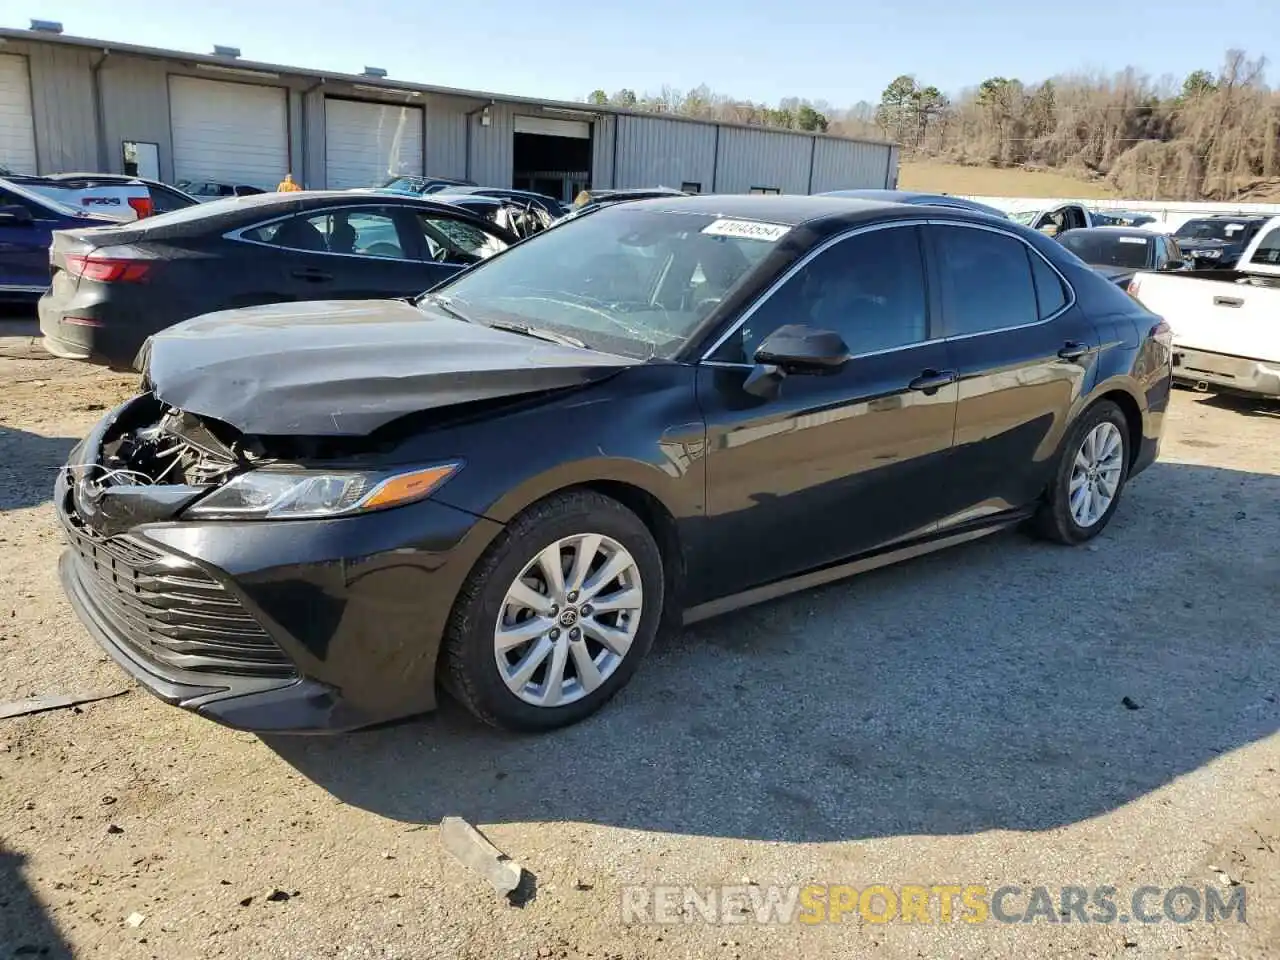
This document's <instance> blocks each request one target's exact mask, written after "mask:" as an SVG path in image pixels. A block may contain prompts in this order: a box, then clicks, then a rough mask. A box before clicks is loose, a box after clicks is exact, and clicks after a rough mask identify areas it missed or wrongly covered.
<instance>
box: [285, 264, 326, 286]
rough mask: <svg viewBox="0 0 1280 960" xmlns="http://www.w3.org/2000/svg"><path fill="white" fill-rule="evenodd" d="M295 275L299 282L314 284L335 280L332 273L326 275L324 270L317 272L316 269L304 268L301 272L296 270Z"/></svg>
mask: <svg viewBox="0 0 1280 960" xmlns="http://www.w3.org/2000/svg"><path fill="white" fill-rule="evenodd" d="M293 275H294V276H295V277H297V278H298V279H299V280H310V281H312V282H313V283H319V282H320V281H321V280H332V279H333V274H332V273H325V272H324V271H323V270H317V269H315V268H314V267H303V268H302V269H300V270H294V271H293Z"/></svg>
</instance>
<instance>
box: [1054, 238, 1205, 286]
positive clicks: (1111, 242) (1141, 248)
mask: <svg viewBox="0 0 1280 960" xmlns="http://www.w3.org/2000/svg"><path fill="white" fill-rule="evenodd" d="M1058 242H1059V243H1061V244H1062V245H1063V246H1064V247H1066V248H1067V249H1068V250H1070V251H1071V252H1072V253H1074V254H1075V255H1076V256H1077V257H1079V258H1080V259H1081V260H1083V261H1084V262H1085V263H1087V264H1088V265H1089V266H1091V267H1093V268H1094V269H1095V270H1097V271H1098V273H1100V274H1102V276H1104V277H1106V278H1107V279H1108V280H1110V281H1111V282H1112V283H1114V284H1115V285H1116V286H1118V287H1121V288H1127V287H1128V286H1129V281H1130V280H1132V279H1133V275H1134V274H1135V273H1137V272H1138V271H1140V270H1159V271H1166V270H1190V269H1191V261H1190V258H1188V257H1187V256H1186V255H1185V254H1183V252H1182V251H1181V250H1180V249H1178V243H1177V241H1176V240H1173V239H1171V238H1170V237H1167V236H1165V235H1164V234H1163V233H1158V232H1156V231H1155V230H1144V229H1142V228H1141V227H1081V228H1080V229H1078V230H1068V231H1067V232H1066V233H1064V234H1061V235H1060V236H1059V237H1058Z"/></svg>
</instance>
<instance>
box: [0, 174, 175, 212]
mask: <svg viewBox="0 0 1280 960" xmlns="http://www.w3.org/2000/svg"><path fill="white" fill-rule="evenodd" d="M9 182H10V183H15V184H17V185H19V186H22V187H25V188H26V189H28V190H30V191H32V192H33V193H38V194H40V195H42V196H45V197H48V198H49V199H51V200H56V201H58V202H59V203H62V204H65V205H67V206H69V207H80V208H81V209H83V210H86V211H88V212H90V213H96V214H98V215H99V216H103V217H106V218H108V219H110V220H114V221H117V222H125V223H127V222H129V221H130V220H137V219H140V218H142V217H149V216H151V215H152V214H153V213H154V212H155V204H154V202H153V201H152V199H151V191H150V190H148V189H147V186H146V184H144V183H142V182H141V181H139V180H138V179H137V178H136V177H130V178H126V179H124V180H123V181H113V182H110V183H108V182H105V181H90V180H86V179H84V178H65V177H64V178H58V177H11V178H9Z"/></svg>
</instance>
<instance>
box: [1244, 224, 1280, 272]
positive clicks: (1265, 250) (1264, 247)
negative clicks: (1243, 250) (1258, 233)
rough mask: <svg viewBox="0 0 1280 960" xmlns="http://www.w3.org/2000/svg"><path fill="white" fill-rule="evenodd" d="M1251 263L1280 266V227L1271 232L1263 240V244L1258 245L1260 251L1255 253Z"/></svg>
mask: <svg viewBox="0 0 1280 960" xmlns="http://www.w3.org/2000/svg"><path fill="white" fill-rule="evenodd" d="M1249 262H1250V263H1262V264H1267V265H1269V266H1275V265H1280V227H1276V228H1275V229H1273V230H1271V232H1270V233H1268V234H1267V235H1266V236H1265V237H1263V238H1262V242H1261V243H1259V244H1258V249H1257V250H1255V251H1254V252H1253V257H1252V258H1251V259H1250V261H1249Z"/></svg>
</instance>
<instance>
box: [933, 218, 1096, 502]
mask: <svg viewBox="0 0 1280 960" xmlns="http://www.w3.org/2000/svg"><path fill="white" fill-rule="evenodd" d="M925 231H926V235H927V238H928V240H929V249H930V252H931V258H932V261H933V266H934V268H935V275H936V277H937V280H938V287H939V290H940V293H941V297H942V323H943V331H944V333H945V335H946V338H947V343H948V345H949V346H950V349H951V358H952V362H953V363H954V364H955V365H956V368H957V370H958V371H959V375H960V385H959V398H958V403H957V406H956V442H955V449H954V451H953V457H952V459H953V468H952V470H951V471H950V473H949V474H948V483H947V486H946V492H945V498H946V512H945V519H944V521H943V525H944V526H947V525H950V524H955V523H961V522H965V521H969V520H974V519H979V518H982V517H986V516H991V515H994V514H998V513H1001V512H1002V511H1005V510H1009V509H1011V508H1016V507H1019V506H1023V505H1025V504H1027V503H1030V502H1031V501H1032V500H1034V499H1035V498H1036V497H1037V496H1038V495H1039V493H1040V491H1041V490H1042V489H1043V487H1044V484H1045V483H1047V482H1048V479H1049V476H1050V474H1051V471H1052V469H1053V456H1054V455H1055V452H1056V450H1057V447H1058V443H1059V441H1060V439H1061V438H1062V435H1063V432H1064V431H1065V429H1066V427H1067V417H1068V414H1069V411H1070V410H1071V407H1072V404H1073V403H1074V402H1075V400H1076V398H1077V397H1079V396H1080V394H1081V392H1082V391H1083V390H1084V389H1086V385H1087V383H1088V382H1089V381H1090V379H1091V372H1092V370H1093V367H1094V363H1095V361H1096V357H1097V351H1098V347H1099V342H1098V335H1097V332H1096V330H1095V329H1094V326H1093V324H1092V323H1091V322H1090V321H1089V320H1088V319H1086V318H1085V317H1084V315H1083V314H1082V313H1081V312H1080V311H1079V310H1078V309H1076V308H1075V307H1074V305H1073V303H1074V295H1073V294H1072V293H1071V290H1070V288H1069V286H1068V285H1067V283H1066V281H1065V280H1064V279H1063V278H1062V277H1061V276H1060V275H1059V274H1058V272H1057V271H1056V270H1055V269H1054V268H1053V267H1052V266H1051V265H1050V264H1049V262H1048V261H1047V260H1046V259H1045V258H1044V257H1043V256H1041V255H1040V254H1039V253H1038V252H1037V251H1036V250H1035V249H1034V248H1033V247H1032V246H1031V245H1030V244H1029V243H1027V242H1025V241H1024V240H1022V239H1021V238H1020V237H1018V236H1016V235H1015V234H1012V233H1006V232H1005V231H1003V230H999V229H997V228H994V227H987V226H979V225H977V224H961V223H953V224H941V223H933V224H930V225H929V226H928V227H926V228H925Z"/></svg>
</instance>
